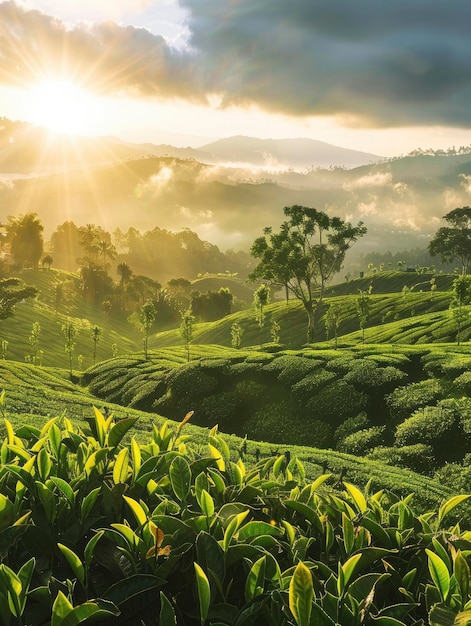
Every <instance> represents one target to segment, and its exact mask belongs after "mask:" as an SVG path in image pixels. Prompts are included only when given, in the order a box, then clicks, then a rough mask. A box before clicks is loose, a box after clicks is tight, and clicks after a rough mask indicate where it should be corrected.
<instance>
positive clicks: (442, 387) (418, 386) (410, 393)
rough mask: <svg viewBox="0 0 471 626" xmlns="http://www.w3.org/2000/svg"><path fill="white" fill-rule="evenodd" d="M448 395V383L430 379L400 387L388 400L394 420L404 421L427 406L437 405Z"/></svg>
mask: <svg viewBox="0 0 471 626" xmlns="http://www.w3.org/2000/svg"><path fill="white" fill-rule="evenodd" d="M446 395H447V386H446V383H445V382H444V381H442V380H437V379H434V378H432V379H428V380H423V381H421V382H419V383H412V384H411V385H406V386H405V387H399V388H398V389H396V390H395V391H393V392H392V393H390V394H389V395H388V396H387V398H386V404H387V405H388V407H389V410H390V412H391V415H392V417H393V418H394V419H396V420H398V421H402V420H404V419H405V418H407V417H409V416H410V415H411V414H412V413H413V412H414V411H416V410H417V409H419V408H421V407H425V406H427V405H432V404H436V403H437V402H438V401H439V400H441V399H442V398H445V397H446Z"/></svg>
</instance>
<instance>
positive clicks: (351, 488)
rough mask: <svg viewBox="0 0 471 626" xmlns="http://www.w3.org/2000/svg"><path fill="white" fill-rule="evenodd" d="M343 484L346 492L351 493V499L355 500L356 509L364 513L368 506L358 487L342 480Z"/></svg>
mask: <svg viewBox="0 0 471 626" xmlns="http://www.w3.org/2000/svg"><path fill="white" fill-rule="evenodd" d="M343 484H344V485H345V487H346V488H347V491H348V493H349V494H350V495H351V497H352V499H353V501H354V502H355V504H356V506H357V509H358V511H359V512H360V513H364V512H365V511H366V510H367V508H368V506H367V504H366V500H365V497H364V495H363V494H362V492H361V491H360V490H359V489H358V487H355V485H351V484H350V483H346V482H344V483H343Z"/></svg>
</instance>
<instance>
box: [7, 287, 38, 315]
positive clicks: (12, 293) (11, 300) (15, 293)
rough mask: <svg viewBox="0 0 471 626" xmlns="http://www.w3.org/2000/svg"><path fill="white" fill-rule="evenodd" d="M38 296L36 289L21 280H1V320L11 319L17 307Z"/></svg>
mask: <svg viewBox="0 0 471 626" xmlns="http://www.w3.org/2000/svg"><path fill="white" fill-rule="evenodd" d="M37 294H38V290H37V289H36V287H33V286H32V285H25V284H24V282H23V281H22V280H20V279H19V278H3V279H1V280H0V320H4V319H7V318H8V317H11V316H12V315H13V314H14V312H15V305H16V304H18V302H22V301H23V300H26V299H27V298H34V297H35V296H36V295H37Z"/></svg>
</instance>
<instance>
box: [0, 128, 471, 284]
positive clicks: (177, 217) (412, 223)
mask: <svg viewBox="0 0 471 626" xmlns="http://www.w3.org/2000/svg"><path fill="white" fill-rule="evenodd" d="M0 126H1V129H0V206H1V207H2V208H1V215H0V220H1V218H2V217H3V219H5V217H6V216H8V215H15V214H21V213H25V212H26V211H33V212H36V213H38V215H39V216H40V218H41V220H42V221H43V223H44V225H45V235H46V237H48V236H49V235H50V233H51V232H52V231H53V230H54V229H55V228H56V226H57V225H58V224H61V223H63V222H64V221H66V220H73V221H75V222H76V224H78V225H82V224H86V223H93V224H96V225H98V226H102V227H103V228H105V229H107V230H108V231H110V232H111V231H113V230H114V229H115V228H121V229H122V230H127V229H128V228H130V227H134V228H136V229H138V230H140V231H141V232H142V231H146V230H152V229H154V228H156V227H159V228H163V229H168V230H172V231H179V230H181V229H184V228H189V229H191V230H192V231H194V232H196V233H197V234H198V236H199V237H200V238H201V239H202V240H204V241H209V242H211V243H213V244H216V245H217V246H219V247H220V248H221V249H222V250H227V249H232V250H245V251H248V249H249V247H250V245H251V244H252V243H253V241H254V239H255V238H256V237H258V236H259V235H260V234H261V233H262V231H263V228H264V227H266V226H273V227H275V228H276V227H277V226H278V225H279V224H280V223H281V221H282V220H283V207H285V206H290V205H293V204H301V205H305V206H313V207H316V208H317V209H319V210H322V211H326V212H327V213H329V214H331V215H338V216H340V217H341V218H343V219H347V220H350V221H352V222H357V221H359V220H361V221H363V222H364V223H365V225H366V226H367V228H368V234H367V235H366V237H364V238H363V239H362V240H361V241H360V242H359V243H358V244H357V245H355V247H354V249H353V250H352V251H351V252H349V254H348V256H347V263H350V264H351V263H352V261H353V260H354V259H355V257H356V256H358V255H360V254H365V253H369V252H374V251H381V252H385V251H391V252H393V253H394V252H398V251H402V250H406V249H413V248H422V249H423V248H426V246H427V243H428V241H429V240H430V237H431V236H432V235H433V234H434V233H435V232H436V231H437V229H438V228H439V227H440V226H441V225H442V224H443V220H442V217H443V215H444V214H445V213H447V212H448V211H450V210H451V209H453V208H456V207H459V206H467V205H469V203H470V200H469V198H470V193H471V155H470V154H454V153H451V152H450V153H449V154H445V153H443V154H436V155H431V154H421V153H418V154H416V155H414V156H406V157H401V158H394V159H389V160H382V161H377V162H374V163H368V164H363V165H360V166H358V167H352V168H350V169H348V168H347V167H340V166H334V167H329V168H325V169H322V168H319V167H314V166H313V167H304V170H302V168H301V167H300V164H301V162H303V163H304V164H305V163H306V162H307V161H306V159H308V160H309V159H311V161H310V162H311V163H312V164H313V165H314V162H313V161H312V159H313V158H314V155H315V151H316V150H317V149H321V148H322V150H323V151H324V152H322V150H321V152H319V155H321V156H322V155H324V156H322V158H324V157H325V158H327V156H326V155H327V154H330V155H331V156H330V157H329V158H330V159H333V158H334V152H332V151H331V149H332V150H334V151H335V150H340V152H337V155H338V158H339V159H340V160H341V158H343V157H342V155H343V156H344V157H347V156H348V154H350V153H351V154H350V156H352V158H353V156H355V155H357V156H358V158H360V157H361V158H363V159H364V160H365V161H364V162H365V163H366V161H367V159H370V158H372V157H374V156H375V155H368V154H365V153H360V152H358V153H355V151H344V150H343V149H340V148H338V149H337V148H335V149H334V148H333V147H332V146H329V145H328V144H322V143H321V142H313V141H312V140H256V139H253V138H248V137H233V138H229V139H225V140H220V141H217V142H212V143H210V144H206V145H205V146H203V147H201V148H200V149H198V150H196V151H195V150H194V149H193V148H173V147H172V146H160V147H159V146H154V145H153V144H151V143H149V144H139V145H136V144H127V143H125V142H121V141H120V140H117V139H113V138H98V139H94V138H81V139H77V142H78V143H74V142H73V141H72V140H71V139H70V138H69V139H65V138H64V137H63V138H62V139H60V138H56V140H55V142H56V143H54V142H53V143H50V141H51V139H50V137H49V139H48V135H47V134H45V133H46V131H44V129H38V128H36V127H31V125H25V124H22V123H19V122H18V123H17V122H9V121H8V120H3V125H1V124H0ZM329 151H330V152H329ZM157 153H159V154H160V156H158V155H157ZM195 155H196V156H195ZM321 156H319V158H321ZM49 157H50V158H49ZM355 158H356V156H355ZM61 159H62V160H61ZM296 159H297V161H296ZM211 160H213V162H214V163H215V164H211ZM234 160H237V162H238V163H239V166H238V167H235V166H234ZM229 161H231V162H232V164H233V165H232V166H227V165H226V164H227V163H229ZM281 163H286V168H281V169H280V164H281ZM330 163H331V164H332V163H333V161H332V160H330ZM344 163H345V161H344ZM40 165H41V167H43V170H42V171H41V176H36V177H35V176H33V174H32V172H34V171H35V168H39V167H40ZM262 166H263V167H262ZM9 178H10V180H7V179H9ZM347 271H348V269H345V272H347Z"/></svg>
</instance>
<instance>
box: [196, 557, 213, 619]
mask: <svg viewBox="0 0 471 626" xmlns="http://www.w3.org/2000/svg"><path fill="white" fill-rule="evenodd" d="M193 565H194V568H195V574H196V586H197V589H198V601H199V607H200V619H201V626H204V623H205V621H206V618H207V617H208V612H209V605H210V601H211V589H210V586H209V580H208V577H207V576H206V574H205V573H204V571H203V568H202V567H201V566H200V565H198V563H193Z"/></svg>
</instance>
